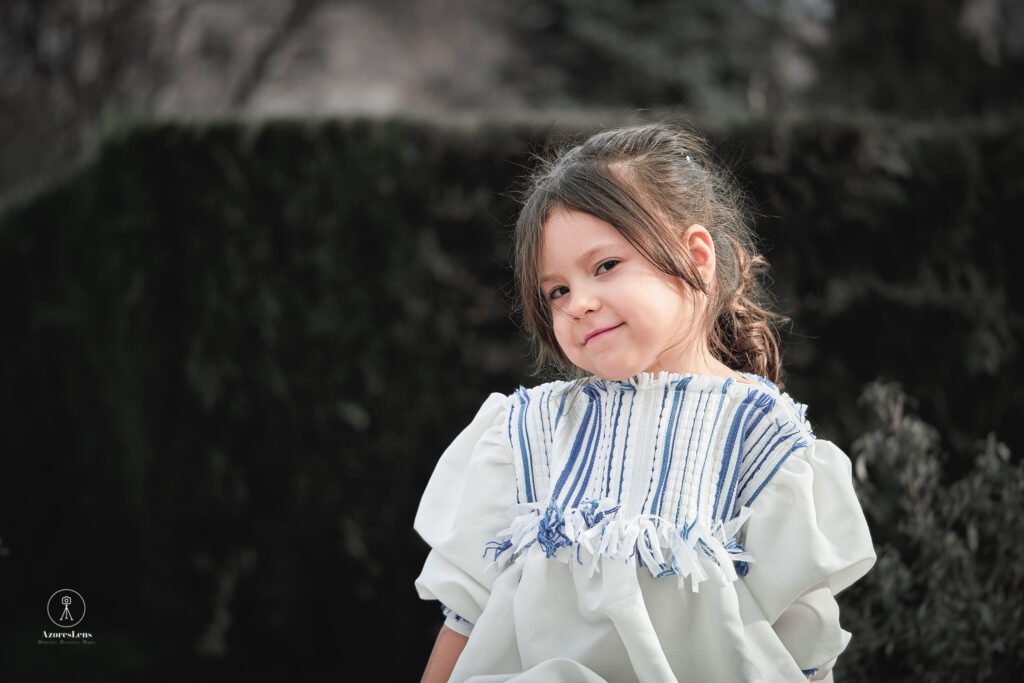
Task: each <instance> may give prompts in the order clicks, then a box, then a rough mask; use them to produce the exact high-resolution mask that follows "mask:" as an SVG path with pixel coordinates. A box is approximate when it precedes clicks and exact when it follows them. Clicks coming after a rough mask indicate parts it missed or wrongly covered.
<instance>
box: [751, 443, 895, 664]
mask: <svg viewBox="0 0 1024 683" xmlns="http://www.w3.org/2000/svg"><path fill="white" fill-rule="evenodd" d="M751 507H752V508H753V514H752V515H751V516H750V519H749V521H748V522H747V528H746V535H745V540H744V545H745V547H746V549H747V551H749V553H750V555H751V557H752V558H753V562H751V563H750V565H749V570H748V573H747V575H746V577H744V582H745V583H746V584H747V588H748V589H749V590H750V593H751V595H752V596H753V597H754V599H755V601H756V602H757V604H758V605H759V607H760V609H761V611H762V613H763V614H764V615H765V618H766V619H767V620H768V622H769V623H771V624H772V628H773V629H774V630H775V633H776V634H777V635H778V637H779V639H780V640H781V641H782V643H783V644H784V645H785V646H786V649H787V650H789V652H790V654H792V656H793V658H794V660H795V661H796V663H797V664H798V665H799V666H800V668H801V669H802V670H804V671H805V672H807V673H808V675H809V676H810V677H811V678H812V679H814V680H818V679H821V678H826V677H828V676H829V673H830V671H831V668H832V665H833V664H834V663H835V660H836V658H837V657H838V656H839V654H840V653H842V651H843V650H844V649H846V645H847V644H848V643H849V641H850V634H849V633H848V632H847V631H845V630H843V629H842V628H841V627H840V625H839V607H838V605H837V603H836V600H835V596H836V595H838V594H839V593H840V592H841V591H843V590H845V589H846V588H848V587H849V586H850V585H851V584H853V583H854V582H855V581H857V580H858V579H860V578H861V577H862V576H864V575H865V574H866V573H867V572H868V570H869V569H871V567H872V566H873V565H874V563H875V550H874V546H873V545H872V542H871V534H870V531H869V529H868V525H867V521H866V520H865V518H864V512H863V509H862V508H861V505H860V502H859V501H858V500H857V495H856V493H855V492H854V489H853V478H852V468H851V464H850V459H849V458H848V457H847V456H846V454H845V453H843V451H842V450H840V449H839V448H838V447H837V446H836V445H835V444H833V443H832V442H830V441H826V440H824V439H810V440H809V442H808V446H807V447H806V448H802V449H799V450H798V451H796V452H794V453H792V454H791V455H790V456H789V457H788V458H787V459H786V460H785V461H783V463H782V465H781V466H780V467H779V469H778V470H777V471H776V472H775V474H774V475H773V476H772V479H771V481H770V482H769V483H768V485H766V486H765V487H764V489H763V490H762V491H761V492H760V493H759V495H758V497H757V499H756V500H754V501H753V502H752V503H751Z"/></svg>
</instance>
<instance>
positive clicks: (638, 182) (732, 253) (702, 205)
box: [514, 122, 792, 389]
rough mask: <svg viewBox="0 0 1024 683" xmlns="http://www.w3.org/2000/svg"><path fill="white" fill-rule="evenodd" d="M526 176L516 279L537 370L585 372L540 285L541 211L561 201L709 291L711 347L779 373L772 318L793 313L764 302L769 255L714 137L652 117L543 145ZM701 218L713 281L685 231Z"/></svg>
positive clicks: (734, 362) (742, 364)
mask: <svg viewBox="0 0 1024 683" xmlns="http://www.w3.org/2000/svg"><path fill="white" fill-rule="evenodd" d="M537 161H538V166H537V167H536V169H535V170H534V171H533V172H532V173H531V174H530V175H529V176H528V177H527V178H526V183H527V185H526V187H525V190H524V197H523V199H522V208H521V210H520V213H519V217H518V220H517V222H516V227H515V255H514V258H515V266H516V283H517V286H518V293H519V307H520V311H521V313H522V318H523V324H524V327H525V329H526V332H527V333H528V334H529V336H530V338H531V340H532V341H533V343H534V347H535V352H536V363H535V368H534V369H535V371H537V372H544V371H546V370H549V369H550V370H555V371H556V373H557V374H559V375H563V376H569V377H577V378H578V377H579V376H580V374H581V371H580V370H579V368H576V367H574V366H573V365H572V364H571V363H570V362H569V360H568V359H567V358H566V357H565V354H564V353H562V350H561V348H560V347H559V345H558V342H557V341H556V340H555V334H554V329H553V327H552V320H551V309H550V306H549V303H548V301H547V300H546V297H545V296H544V295H543V293H542V292H541V289H540V282H539V280H540V274H539V262H540V248H541V238H542V231H543V227H544V223H545V221H547V219H548V217H549V216H550V215H551V212H552V211H553V210H555V209H563V210H574V211H580V212H583V213H587V214H590V215H592V216H594V217H595V218H598V219H600V220H603V221H605V222H606V223H608V224H610V225H611V226H613V227H614V228H615V229H616V230H618V231H619V232H620V233H621V234H622V236H623V237H624V238H626V239H627V240H628V241H629V242H630V243H631V244H632V245H633V246H634V247H635V248H636V249H637V251H639V252H640V253H641V254H642V255H643V256H644V257H646V258H647V259H648V260H649V261H650V262H651V263H652V264H654V266H655V267H657V268H658V269H660V270H661V271H662V272H664V273H666V274H668V275H672V276H675V277H678V278H681V279H682V280H683V281H684V282H685V283H686V284H687V285H688V286H690V287H691V288H694V289H697V290H700V291H702V292H704V293H705V294H708V295H709V300H708V306H707V308H706V316H705V318H704V319H703V320H702V321H701V323H702V329H704V330H707V332H708V346H709V349H710V351H711V353H712V354H713V355H714V356H715V357H716V358H717V359H718V360H719V361H721V362H722V363H724V364H726V365H727V366H729V367H730V368H732V369H734V370H741V371H746V372H752V373H755V374H758V375H761V376H763V377H766V378H768V379H770V380H772V381H773V382H774V383H775V384H776V385H778V386H779V388H780V389H781V388H783V383H782V377H781V375H782V361H781V354H780V343H779V339H778V336H777V331H776V329H775V323H779V322H787V323H788V322H792V321H791V319H790V318H788V317H786V316H783V315H781V314H778V313H774V312H772V311H770V310H768V308H767V303H766V301H767V298H768V292H767V290H766V288H765V287H764V286H763V284H762V282H761V276H762V275H764V274H766V273H767V271H768V269H769V265H768V262H767V260H765V258H764V257H763V256H762V255H761V254H760V253H758V251H757V245H756V236H755V234H754V232H753V229H752V228H751V225H750V219H749V211H748V210H747V208H746V199H745V197H744V195H743V193H742V192H741V191H740V190H739V187H738V186H737V184H736V183H735V182H734V181H733V180H732V177H731V175H730V174H729V173H728V172H727V171H726V170H725V169H724V168H720V167H717V166H716V165H715V164H714V162H713V160H712V155H711V151H710V146H709V144H708V142H707V141H706V140H705V139H704V138H703V137H702V136H700V135H698V134H696V133H694V132H692V131H690V130H688V129H686V128H684V127H683V126H681V125H679V124H674V123H665V122H657V123H647V124H640V125H633V126H626V127H622V128H614V129H610V130H604V131H601V132H598V133H596V134H594V135H592V136H591V137H589V138H588V139H586V141H584V142H583V143H582V144H577V145H575V146H567V145H563V146H562V147H561V148H560V149H557V150H556V151H555V152H554V153H553V154H550V153H548V154H542V155H540V156H539V158H538V160H537ZM694 223H700V224H701V225H703V226H704V227H705V228H707V230H708V232H709V233H710V234H711V238H712V241H713V243H714V246H715V258H716V268H715V275H714V278H715V281H714V283H713V286H712V287H705V286H704V285H703V283H702V282H701V276H700V272H699V271H698V270H697V268H696V266H695V264H694V263H693V261H692V259H691V258H690V256H689V253H688V251H687V250H686V249H685V248H683V245H682V243H681V242H680V240H679V236H680V233H681V231H680V230H678V229H677V228H678V227H680V226H682V227H683V228H685V227H688V226H690V225H693V224H694Z"/></svg>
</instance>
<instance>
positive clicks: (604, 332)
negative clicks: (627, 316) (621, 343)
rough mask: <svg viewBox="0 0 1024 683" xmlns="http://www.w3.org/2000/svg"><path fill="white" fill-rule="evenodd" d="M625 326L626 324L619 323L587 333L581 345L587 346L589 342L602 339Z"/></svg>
mask: <svg viewBox="0 0 1024 683" xmlns="http://www.w3.org/2000/svg"><path fill="white" fill-rule="evenodd" d="M625 324H626V323H619V324H618V325H612V326H611V327H599V328H597V329H596V330H593V331H591V332H587V334H586V336H585V337H584V338H583V343H584V344H589V343H590V342H591V341H594V340H597V339H604V338H605V337H607V336H608V334H609V333H611V332H614V331H615V330H617V329H619V328H620V327H622V326H623V325H625Z"/></svg>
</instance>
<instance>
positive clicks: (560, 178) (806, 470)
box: [415, 124, 875, 683]
mask: <svg viewBox="0 0 1024 683" xmlns="http://www.w3.org/2000/svg"><path fill="white" fill-rule="evenodd" d="M738 197H739V195H738V193H737V192H736V191H735V190H734V189H733V187H732V186H731V185H730V184H729V182H728V181H727V177H726V176H725V175H724V174H722V173H720V172H717V171H716V170H715V169H714V168H713V166H712V164H711V160H710V159H709V154H708V152H707V145H706V144H705V143H704V142H703V141H702V140H701V139H700V138H699V137H697V136H696V135H694V134H692V133H690V132H688V131H687V130H685V129H683V128H680V127H676V126H672V125H667V124H649V125H640V126H632V127H626V128H620V129H615V130H608V131H604V132H601V133H598V134H596V135H594V136H593V137H591V138H589V139H588V140H586V141H585V142H584V143H583V144H581V145H578V146H576V147H573V148H571V149H569V150H568V151H565V152H564V153H562V154H561V155H558V156H556V157H555V158H554V159H553V160H550V161H548V162H546V163H545V164H544V165H543V166H541V167H540V169H539V170H538V171H536V172H535V174H534V175H533V177H532V179H531V183H530V189H529V191H528V194H527V198H526V200H525V203H524V206H523V208H522V211H521V213H520V216H519V220H518V223H517V225H516V235H515V239H516V270H517V281H518V285H519V291H520V296H521V302H522V313H523V320H524V323H525V328H526V329H527V331H528V332H529V333H530V334H531V335H532V337H533V338H534V340H535V341H536V342H537V347H538V352H539V353H538V358H539V365H540V366H541V367H548V366H554V367H557V368H560V369H561V370H562V371H563V372H564V373H565V375H566V376H567V378H568V380H571V381H568V380H567V381H555V382H550V383H547V384H542V385H540V386H536V387H533V388H529V389H526V388H522V387H521V388H519V389H518V390H517V391H515V392H513V393H512V394H511V395H508V396H505V395H502V394H492V395H491V396H490V397H489V398H488V399H487V400H486V401H485V402H484V404H483V406H481V408H480V410H479V412H478V413H477V415H476V417H474V418H473V420H472V422H471V423H470V424H469V426H467V427H466V428H465V429H464V430H463V431H462V433H461V434H459V436H458V437H457V438H456V439H455V441H454V442H453V443H452V444H451V446H449V448H448V449H447V450H446V451H445V452H444V454H443V455H442V456H441V458H440V461H439V462H438V464H437V466H436V469H435V470H434V473H433V475H432V477H431V479H430V481H429V483H428V485H427V488H426V490H425V492H424V494H423V498H422V501H421V503H420V507H419V510H418V513H417V515H416V520H415V528H416V530H417V532H419V534H420V535H421V536H422V537H423V538H424V539H425V540H426V541H427V543H429V544H430V546H431V550H430V553H429V555H428V557H427V559H426V563H425V565H424V567H423V571H422V573H421V574H420V576H419V577H418V578H417V580H416V587H417V590H418V592H419V595H420V597H422V598H424V599H431V600H438V601H440V603H441V604H442V607H443V611H444V614H446V615H447V619H446V621H445V623H444V626H443V627H442V628H441V631H440V633H439V635H438V638H437V642H436V644H435V646H434V651H433V652H432V653H431V655H430V659H429V661H428V663H427V666H426V670H425V672H424V675H423V681H427V682H434V681H449V680H450V681H476V682H479V683H483V682H484V681H486V682H487V683H491V682H495V681H517V682H521V683H525V682H527V681H529V682H545V683H548V682H556V683H557V682H565V683H568V682H575V681H579V682H587V683H598V682H602V681H607V682H608V683H625V682H627V681H643V682H645V683H647V682H650V683H654V682H658V683H661V682H666V681H694V682H701V683H708V682H719V681H723V682H729V683H731V682H735V681H770V682H775V681H802V680H807V679H808V678H810V679H812V680H831V670H832V666H833V664H834V663H835V661H836V658H837V657H838V655H839V654H840V653H841V652H842V651H843V650H844V649H845V648H846V646H847V643H848V642H849V640H850V634H849V633H848V632H846V631H844V630H843V629H842V628H841V627H840V622H839V611H838V607H837V604H836V601H835V595H836V594H837V593H839V592H840V591H841V590H843V589H845V588H846V587H847V586H849V585H850V584H852V583H853V582H854V581H856V580H858V579H859V578H860V577H862V576H863V575H864V574H865V573H866V572H867V571H868V570H869V569H870V568H871V566H872V565H873V563H874V561H875V553H874V550H873V547H872V544H871V538H870V536H869V533H868V527H867V524H866V522H865V519H864V515H863V513H862V511H861V507H860V505H859V503H858V501H857V497H856V495H855V494H854V490H853V486H852V482H851V475H850V472H851V468H850V461H849V459H848V458H847V456H846V455H845V454H844V453H843V452H842V451H841V450H840V449H839V448H838V447H837V446H836V445H834V444H833V443H831V442H829V441H827V440H824V439H819V438H817V437H815V435H814V432H813V430H812V428H811V424H810V423H809V422H808V420H807V418H806V406H804V405H803V404H800V403H797V402H796V401H794V400H793V399H792V398H790V396H789V395H788V394H786V393H784V392H783V391H782V386H783V385H782V384H781V382H780V377H781V374H782V368H781V362H780V353H779V344H778V341H777V339H776V337H775V334H774V328H773V327H772V324H773V322H774V321H775V320H778V319H780V318H782V316H778V315H776V314H773V313H771V312H769V311H768V310H766V308H764V307H763V306H762V305H761V304H760V303H759V301H760V300H761V299H762V298H763V294H764V293H763V292H762V291H761V290H760V289H759V283H758V281H757V279H756V276H757V275H758V274H759V273H760V272H761V271H763V269H764V268H765V266H766V265H767V264H766V262H765V261H764V259H763V258H762V257H761V256H760V255H758V254H756V253H755V252H754V251H753V244H754V236H753V234H752V233H751V232H750V229H749V227H748V225H747V223H746V221H745V218H744V215H743V213H742V211H741V210H740V207H739V202H738Z"/></svg>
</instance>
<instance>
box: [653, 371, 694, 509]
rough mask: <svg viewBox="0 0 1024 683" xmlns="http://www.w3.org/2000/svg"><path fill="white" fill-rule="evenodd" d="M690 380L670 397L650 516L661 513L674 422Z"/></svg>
mask: <svg viewBox="0 0 1024 683" xmlns="http://www.w3.org/2000/svg"><path fill="white" fill-rule="evenodd" d="M689 383H690V378H689V377H686V378H685V379H684V380H683V381H681V382H679V384H677V385H676V388H675V392H674V395H673V396H672V412H671V413H670V414H669V420H668V427H667V428H666V430H665V448H664V449H663V451H662V456H661V473H660V474H659V475H658V488H656V489H655V490H654V500H653V501H651V514H653V515H656V514H658V513H659V512H660V511H661V503H662V499H663V498H664V496H665V485H666V482H667V481H668V472H669V470H670V469H671V467H672V452H673V450H674V449H673V448H672V445H673V444H672V442H673V441H674V440H675V427H676V422H677V421H678V420H679V408H680V403H681V402H682V399H683V397H684V396H685V395H686V385H688V384H689ZM698 400H699V394H698Z"/></svg>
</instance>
